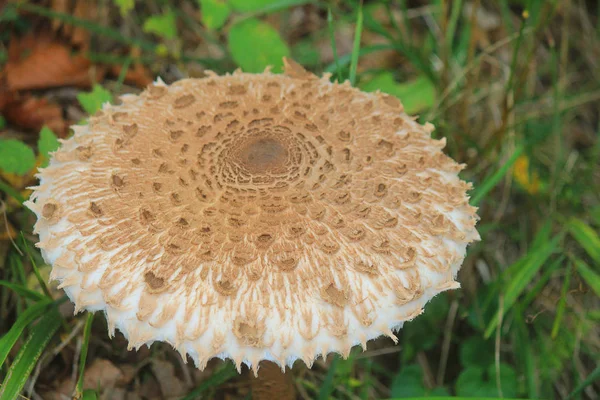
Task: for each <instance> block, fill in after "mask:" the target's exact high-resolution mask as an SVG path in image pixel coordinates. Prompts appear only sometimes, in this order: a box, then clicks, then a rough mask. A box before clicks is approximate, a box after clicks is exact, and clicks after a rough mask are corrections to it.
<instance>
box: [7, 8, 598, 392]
mask: <svg viewBox="0 0 600 400" xmlns="http://www.w3.org/2000/svg"><path fill="white" fill-rule="evenodd" d="M259 3H260V4H259ZM15 4H17V3H15ZM106 4H107V7H109V8H110V10H111V11H115V12H114V13H111V14H110V15H111V17H110V18H109V19H108V20H107V21H108V22H107V21H102V20H100V19H99V18H95V17H94V16H93V15H94V13H91V14H90V15H92V16H91V17H88V18H85V17H82V16H81V15H73V13H70V12H67V11H65V10H54V9H51V8H49V7H47V6H40V5H35V4H32V3H30V2H20V3H18V4H17V5H10V6H7V7H5V8H3V9H0V23H4V22H5V21H8V22H7V25H6V26H7V27H8V29H7V30H6V32H9V31H10V32H11V33H13V34H14V35H23V34H25V33H27V32H29V31H33V30H34V28H35V27H38V26H42V25H43V24H50V22H54V24H58V25H62V26H63V27H64V26H74V27H77V28H79V29H83V30H85V31H86V32H88V33H89V34H90V35H91V37H92V39H91V41H90V43H89V46H87V47H86V48H85V49H84V53H85V54H88V55H89V57H90V59H91V60H92V61H94V62H95V63H98V65H103V66H110V65H115V64H119V65H124V68H122V69H121V72H120V74H119V76H118V77H116V78H115V79H114V80H112V81H111V80H105V81H103V82H100V83H101V84H102V85H103V87H104V88H105V89H106V90H109V91H110V92H111V94H113V95H115V98H116V96H117V95H119V94H122V93H125V92H128V91H132V90H134V88H132V87H131V86H128V84H127V77H126V74H127V72H128V71H130V70H131V69H132V68H133V66H134V65H135V64H137V63H141V64H142V65H144V66H145V67H146V68H147V69H148V70H149V71H151V73H152V75H153V76H161V77H163V78H164V79H165V80H166V81H167V82H172V81H174V80H176V79H178V78H180V77H182V76H187V75H195V74H196V73H197V69H198V68H201V69H203V68H209V69H213V70H215V71H217V72H224V71H231V70H232V69H233V68H235V67H237V65H235V63H234V61H233V60H234V58H233V57H232V55H231V54H229V52H228V46H227V44H228V43H227V42H228V39H229V37H228V33H229V30H230V28H231V27H232V26H234V25H235V24H236V23H239V22H241V21H247V20H249V19H260V20H261V21H263V22H265V21H266V22H268V23H269V24H271V25H272V26H273V27H275V28H276V29H277V34H278V35H280V38H281V40H282V42H283V43H285V46H287V48H281V49H280V50H281V51H284V52H287V54H291V56H292V57H293V58H295V59H298V60H306V62H305V64H306V66H307V67H308V68H309V69H311V70H312V71H314V72H315V73H317V74H321V73H323V72H330V73H332V74H333V75H332V80H339V81H343V80H346V79H347V80H349V81H350V83H351V84H352V85H355V86H358V87H363V86H364V85H367V84H368V83H369V82H370V81H371V80H372V79H374V77H378V76H381V74H389V75H391V76H392V77H393V80H389V79H387V80H383V79H381V80H379V82H385V85H383V86H382V87H380V88H379V89H381V90H382V91H390V92H394V91H396V92H398V90H397V89H398V85H403V84H404V83H405V82H412V81H415V80H417V79H419V80H420V82H422V81H423V80H424V81H426V82H428V83H430V84H431V85H432V86H433V87H434V90H435V96H434V98H433V99H427V100H425V99H421V100H423V101H425V104H424V107H425V108H424V109H423V111H422V112H421V116H420V121H422V122H425V121H430V122H432V123H434V124H435V125H436V131H435V132H434V135H435V136H436V137H446V138H447V141H448V145H447V148H446V149H445V151H446V152H447V153H448V154H449V155H450V156H452V157H453V158H454V159H456V160H458V161H459V162H464V163H466V164H467V168H466V169H465V170H464V171H463V173H462V177H463V178H464V179H466V180H468V181H470V182H472V183H473V186H474V189H473V191H472V192H471V204H473V205H476V206H478V207H479V211H478V213H479V215H480V217H481V221H480V223H479V225H478V228H479V231H480V234H481V236H482V240H481V242H478V243H477V244H474V245H472V246H471V247H470V248H469V251H468V257H467V259H466V260H465V263H464V265H463V267H462V270H461V272H460V274H459V281H460V282H461V285H462V289H461V290H458V291H452V292H449V293H445V294H443V295H440V296H438V297H436V298H435V299H434V300H433V301H432V302H431V303H430V304H428V305H427V307H426V312H425V314H424V315H422V316H420V317H419V318H417V319H415V320H414V321H412V322H410V323H407V324H406V325H405V327H404V328H403V329H402V331H401V332H400V333H399V335H398V336H399V339H400V344H399V345H398V346H393V345H392V343H391V341H389V340H387V339H379V340H376V341H374V342H372V343H370V344H369V349H368V351H367V352H365V353H361V352H359V351H356V349H355V350H354V351H353V352H352V353H351V356H350V357H349V358H348V359H347V360H344V359H342V358H340V357H337V356H335V357H329V358H328V360H327V361H323V360H317V361H316V362H315V365H314V367H313V368H312V369H310V370H309V369H307V368H306V367H304V366H303V365H300V363H297V364H296V366H295V367H294V369H293V371H292V373H293V376H294V380H295V384H296V387H297V388H298V393H299V396H301V397H302V398H320V399H329V398H335V399H371V398H404V399H416V398H424V397H427V396H440V397H436V398H440V399H449V398H452V399H463V398H473V397H476V398H500V397H504V398H569V399H592V398H597V397H598V396H599V393H600V385H599V384H598V382H599V381H600V380H599V378H600V367H599V366H598V360H600V342H599V341H598V337H600V328H599V327H600V300H599V299H600V236H599V234H598V232H599V229H600V190H598V188H599V187H600V186H599V183H600V182H599V180H600V169H599V168H598V166H599V165H598V162H599V158H600V157H599V155H600V140H598V135H599V133H600V129H599V127H600V117H599V116H598V109H600V73H599V72H598V68H597V64H598V62H600V29H598V28H597V27H600V21H599V19H598V18H600V7H598V6H597V5H595V4H593V2H589V1H588V2H586V1H574V0H571V1H560V2H559V1H547V2H545V1H536V0H510V1H509V0H500V1H485V0H475V1H470V2H465V1H454V2H450V1H448V0H434V1H431V2H425V1H397V2H392V1H385V0H372V1H366V2H363V1H358V0H351V1H347V2H340V1H327V2H325V1H303V0H279V1H271V2H268V1H264V2H256V4H257V6H256V7H255V8H247V9H244V10H243V11H240V10H238V9H236V8H235V7H234V6H232V7H230V9H229V11H228V12H229V13H230V14H229V16H228V18H227V20H226V21H225V22H224V24H223V26H222V27H219V28H217V29H214V30H209V29H206V28H205V27H204V26H202V24H201V23H200V22H199V21H200V18H199V14H198V5H197V2H185V1H178V2H174V3H173V4H174V5H172V6H173V7H174V8H175V14H176V22H177V25H176V26H175V27H169V30H172V29H173V28H174V29H176V31H177V33H178V35H177V37H176V38H175V39H168V38H165V37H162V36H161V35H160V32H158V33H155V34H148V33H144V32H143V30H142V29H141V28H140V26H142V25H143V23H144V22H145V21H146V20H147V19H149V18H151V17H152V16H153V15H155V14H157V13H159V12H160V11H162V10H163V6H164V5H165V4H164V2H161V1H157V0H155V1H150V2H147V4H146V3H144V4H141V3H139V2H138V4H137V5H136V6H135V8H134V9H133V10H132V11H130V12H129V13H128V14H127V15H125V16H123V17H119V16H118V15H119V14H118V11H116V6H114V5H113V4H112V3H106ZM232 4H233V3H232ZM251 4H254V2H253V1H249V2H247V3H246V4H245V7H251ZM17 10H19V11H26V12H27V13H21V14H19V13H17V12H16V11H17ZM113 14H114V15H113ZM299 21H300V22H299ZM63 29H64V28H63ZM64 30H66V29H64ZM4 32H5V30H4V29H3V30H2V34H0V60H6V58H7V57H8V51H7V49H8V47H9V45H10V40H11V36H10V35H8V34H5V33H4ZM275 39H277V38H275ZM270 40H273V38H272V37H271V38H270ZM300 43H303V44H304V46H300V45H299V44H300ZM265 47H269V46H261V43H256V48H252V49H245V50H246V51H248V52H249V53H250V56H251V57H250V58H251V59H253V58H252V57H254V58H256V59H262V57H263V56H264V59H265V60H269V58H268V57H270V54H267V53H263V52H262V51H263V50H262V49H264V48H265ZM279 47H281V46H279ZM132 49H135V50H136V51H135V52H134V51H132ZM242 50H244V49H242ZM73 51H74V52H77V51H79V50H78V49H77V48H74V50H73ZM238 56H239V55H238ZM242 56H244V54H242ZM246 56H248V54H246ZM246 58H248V57H246ZM246 58H245V57H237V58H236V59H239V60H244V59H246ZM1 62H4V61H0V63H1ZM240 66H241V67H242V68H243V67H244V65H240ZM0 70H3V66H2V64H0ZM386 85H387V86H386ZM70 90H71V89H70ZM78 91H79V89H77V91H76V92H78ZM40 92H43V94H44V95H48V96H49V97H52V96H56V95H57V93H59V92H58V91H56V89H48V90H42V91H40ZM61 93H63V94H61V95H63V96H64V92H61ZM415 96H416V97H418V96H419V93H416V94H415ZM63 102H64V103H65V104H64V106H65V107H64V109H65V110H66V109H67V108H68V109H69V110H71V109H73V108H79V107H80V105H79V104H78V102H77V100H76V96H75V95H73V96H71V97H70V98H68V99H67V100H64V101H63ZM92 103H93V102H92ZM65 113H66V111H65ZM2 121H4V118H3V119H2ZM3 125H4V123H3ZM5 132H6V133H8V134H10V135H12V136H15V137H16V138H18V139H22V140H23V141H24V142H26V143H28V144H30V145H31V146H32V147H35V142H36V141H35V138H37V136H36V135H35V133H34V134H32V133H27V132H26V131H25V130H23V129H21V128H20V127H19V126H18V125H16V124H13V123H12V122H11V121H8V123H7V126H6V127H5V128H0V136H1V135H3V134H4V133H5ZM33 173H34V171H32V172H31V173H30V174H29V181H27V179H21V180H20V179H17V178H16V177H14V176H12V175H10V174H5V173H3V172H2V171H0V200H2V203H0V204H1V206H2V207H0V210H1V211H2V213H1V215H0V321H1V323H0V382H1V383H0V399H1V400H4V399H13V398H16V396H18V394H19V393H21V394H23V395H24V396H37V395H39V393H49V392H52V391H53V390H56V388H57V386H58V383H60V382H65V381H67V382H71V376H75V377H78V379H77V381H76V382H72V384H73V386H71V388H73V387H74V388H75V397H77V398H84V399H86V398H94V396H96V395H97V394H98V395H102V391H103V390H105V389H106V388H91V389H93V390H91V391H90V390H86V389H90V388H85V387H84V386H83V382H84V379H83V378H84V376H85V372H86V371H90V365H91V364H92V363H93V362H94V361H95V360H99V359H103V360H109V361H110V362H111V363H112V364H114V365H117V366H118V367H120V368H121V367H123V368H129V370H131V371H134V372H133V374H134V376H133V378H132V379H131V381H130V382H129V383H128V384H126V385H124V387H123V390H125V391H135V390H138V389H139V388H140V387H144V386H145V385H146V386H148V387H153V388H155V390H158V389H156V387H157V385H159V383H158V382H159V377H158V376H156V373H155V371H154V370H153V369H152V368H151V365H152V362H153V361H156V360H162V361H167V362H169V363H171V364H173V365H174V366H175V367H174V368H175V370H176V374H175V375H176V376H177V379H180V380H181V379H187V381H189V382H188V383H189V386H190V391H189V393H188V394H187V395H186V397H184V398H186V399H192V398H198V397H200V396H207V397H210V396H215V395H217V394H218V395H219V396H221V397H224V396H226V395H230V396H232V397H236V396H238V397H244V396H247V393H248V392H247V388H246V387H245V385H246V384H245V383H244V379H242V378H239V377H238V376H237V373H236V372H235V369H234V368H233V367H232V366H231V365H230V364H227V363H219V362H217V363H209V367H208V370H207V371H208V372H207V373H206V374H204V375H198V373H197V372H196V371H195V370H194V368H193V367H191V366H189V365H184V364H180V363H179V361H177V360H178V359H179V358H178V357H179V356H178V355H177V354H175V353H174V352H173V351H172V349H171V348H170V347H169V346H168V345H166V344H160V343H158V344H154V345H153V347H152V351H146V350H140V351H139V352H135V353H134V352H127V350H126V347H127V346H126V343H125V342H124V340H123V339H122V338H120V337H117V338H115V339H114V340H110V339H107V338H106V335H105V332H106V327H105V326H101V325H102V324H104V318H100V317H98V318H96V319H95V322H94V323H93V324H92V322H93V319H92V318H93V317H92V315H91V314H89V315H88V316H83V317H82V316H72V315H70V313H68V312H66V313H65V312H64V311H60V309H59V305H60V303H61V302H64V301H65V300H66V298H65V297H60V296H61V292H57V291H56V290H55V289H53V287H52V286H51V285H47V284H46V281H47V271H48V268H47V266H45V265H44V264H43V260H42V259H41V256H40V254H39V252H38V251H37V250H36V249H35V248H34V246H33V243H35V241H36V238H35V236H34V235H33V232H32V223H33V222H34V221H33V216H32V215H31V213H29V212H28V211H26V210H25V209H24V208H23V206H22V203H23V202H24V201H25V200H26V198H27V197H28V192H27V190H26V186H27V185H31V184H33V182H34V178H33V177H32V175H33ZM5 221H6V222H8V223H9V224H10V226H12V227H13V228H14V229H13V230H14V231H15V232H23V233H22V235H21V237H18V236H17V237H12V238H10V239H9V235H8V234H7V232H6V230H5V229H4V230H3V228H2V227H3V226H5V225H6V223H5ZM81 318H86V322H85V327H84V329H83V338H82V340H81V341H79V343H80V344H81V345H77V344H75V343H71V342H70V339H66V338H68V337H69V336H70V335H79V333H78V330H77V328H76V327H77V326H78V325H77V324H78V323H79V321H80V320H81ZM61 324H62V325H61ZM81 324H83V322H82V321H81ZM95 328H97V331H96V329H95ZM59 354H60V357H59V356H58V355H59ZM44 360H45V361H44ZM42 367H43V368H42ZM63 370H65V371H69V372H68V373H63V372H61V371H63ZM186 377H187V378H186ZM172 379H174V378H172ZM133 382H137V383H136V384H135V385H134V383H133ZM190 382H191V383H190ZM136 385H137V386H136ZM153 385H154V386H153ZM106 390H107V389H106ZM140 390H141V389H140ZM70 394H71V393H69V395H70ZM162 395H163V396H166V395H165V394H164V393H163V394H162Z"/></svg>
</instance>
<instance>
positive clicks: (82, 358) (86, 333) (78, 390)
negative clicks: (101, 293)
mask: <svg viewBox="0 0 600 400" xmlns="http://www.w3.org/2000/svg"><path fill="white" fill-rule="evenodd" d="M93 322H94V313H93V312H88V315H87V319H86V320H85V327H84V329H83V343H82V344H81V353H80V355H79V378H78V379H77V385H76V386H75V394H74V396H73V397H75V398H76V399H79V398H80V397H81V395H82V393H83V377H84V372H85V362H86V360H87V353H88V347H89V344H90V334H91V332H92V323H93Z"/></svg>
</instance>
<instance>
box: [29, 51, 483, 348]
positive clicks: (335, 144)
mask: <svg viewBox="0 0 600 400" xmlns="http://www.w3.org/2000/svg"><path fill="white" fill-rule="evenodd" d="M132 104H136V105H135V107H134V106H133V105H132ZM140 105H141V106H142V109H141V110H139V109H138V107H139V106H140ZM90 130H91V131H92V132H94V136H93V138H91V139H85V138H80V140H79V141H80V142H81V144H80V145H79V146H77V147H73V148H72V149H70V150H66V149H63V150H60V151H59V152H58V153H57V154H55V156H54V157H55V159H56V160H58V161H63V162H66V165H67V166H68V164H69V163H79V164H81V165H85V169H84V168H81V172H79V173H78V174H75V175H73V174H67V175H68V176H67V177H65V178H64V179H58V178H57V177H58V175H61V174H63V172H64V170H63V169H61V168H59V167H56V168H53V167H50V168H49V169H47V170H46V171H44V172H43V173H42V176H43V177H46V179H54V180H55V183H54V184H53V185H54V187H53V189H52V193H50V195H49V196H48V197H46V199H47V200H46V201H45V203H44V204H40V205H39V207H41V222H40V223H38V226H37V228H40V227H41V226H42V225H43V224H48V225H51V224H53V223H56V222H57V221H59V220H60V219H61V218H62V217H65V218H67V219H68V221H69V222H71V223H72V224H73V226H74V227H75V229H76V231H77V232H78V233H79V234H80V239H79V240H76V241H73V242H72V243H71V244H70V249H71V251H72V253H71V256H65V258H66V260H63V261H62V262H61V261H60V260H59V261H57V264H60V266H61V267H64V268H77V270H78V271H80V272H81V274H83V275H85V274H92V273H93V272H94V271H96V270H97V268H98V265H99V264H100V263H103V264H105V265H106V264H107V265H108V266H107V267H106V268H105V270H104V271H103V273H102V278H101V279H100V283H99V284H98V286H99V287H100V289H101V290H102V293H103V294H102V296H103V298H104V301H106V303H107V304H108V305H110V306H111V307H113V308H115V309H117V310H118V309H126V308H128V307H129V308H130V307H135V308H136V309H137V313H136V315H137V318H138V319H139V321H147V322H148V324H149V325H150V326H153V327H161V326H163V325H164V324H165V323H167V322H168V321H170V320H171V319H173V318H174V315H175V313H176V311H177V310H178V309H179V307H180V306H183V307H184V309H185V312H186V313H198V314H199V315H200V317H199V320H200V321H204V322H205V323H207V324H208V323H210V315H211V314H210V313H211V311H210V310H211V308H214V307H222V308H225V309H227V310H229V311H230V313H231V316H232V320H233V321H234V322H233V325H232V326H233V333H234V335H235V337H236V338H238V340H239V342H240V345H242V346H250V347H265V346H268V344H269V341H270V340H274V339H277V340H279V339H278V338H274V337H273V334H272V333H271V334H268V333H267V325H266V324H265V321H264V315H262V314H261V315H262V316H261V315H258V314H256V315H252V313H251V312H250V311H248V310H252V309H254V308H256V307H259V308H260V307H262V308H264V309H267V310H271V312H276V313H278V314H279V316H280V317H281V320H283V321H291V324H292V326H291V327H290V329H293V330H295V331H298V332H300V334H301V336H302V337H304V338H305V339H306V340H307V341H308V342H310V340H311V338H312V337H314V336H315V335H316V334H317V332H314V330H315V328H314V325H313V324H311V322H310V321H311V319H312V318H313V317H315V316H314V315H312V314H311V312H310V311H307V310H309V309H308V308H307V307H305V306H304V305H305V304H313V303H315V302H317V303H318V302H321V303H322V304H329V305H331V307H329V308H324V311H323V312H322V315H318V316H316V317H317V318H319V320H320V321H322V322H321V323H320V324H319V326H322V329H327V330H328V332H330V333H331V335H333V336H335V337H337V338H341V339H343V338H345V337H347V335H348V325H347V316H345V314H344V313H343V312H342V311H343V310H345V309H349V310H351V312H352V315H354V316H355V317H356V318H357V319H358V320H359V321H360V322H361V324H363V325H364V326H370V324H372V323H373V319H374V317H373V312H374V310H376V309H377V306H378V300H377V296H378V293H388V292H390V293H394V296H395V299H396V303H397V304H398V305H403V304H406V303H407V302H410V301H411V300H413V299H416V298H418V297H420V296H421V294H422V293H423V290H425V289H426V288H424V287H422V280H421V279H420V277H419V276H420V271H421V273H422V269H423V268H425V269H430V270H431V271H435V272H441V273H448V271H449V269H450V266H451V265H452V262H455V261H457V258H459V256H458V255H456V254H455V253H454V252H453V251H452V250H451V249H448V247H447V246H445V245H444V242H443V241H444V240H452V241H455V242H456V243H468V242H470V241H472V240H473V239H474V236H476V233H474V232H475V230H474V226H475V217H474V212H475V209H474V208H472V207H470V206H468V203H467V196H466V191H467V190H468V189H469V188H470V186H469V185H468V184H466V183H465V182H462V181H460V180H458V179H456V178H455V177H456V173H457V172H458V171H459V170H460V169H461V168H462V166H461V165H458V164H456V163H455V162H454V161H453V160H451V159H450V158H448V157H447V156H445V155H444V154H443V153H442V152H441V149H442V148H443V146H444V143H445V142H444V141H443V140H442V141H436V140H433V139H431V137H430V132H431V130H432V127H431V126H430V125H426V126H421V125H418V124H416V123H414V122H413V121H412V119H410V118H409V117H408V116H406V114H404V113H403V110H402V106H401V104H400V102H399V101H397V100H396V99H395V98H392V97H390V96H387V95H381V94H367V93H362V92H359V91H358V90H356V89H353V88H351V87H350V86H349V85H348V84H330V83H329V82H328V80H327V79H326V78H323V79H318V78H317V77H315V76H313V75H311V74H309V73H307V72H306V71H304V70H303V69H301V67H299V66H297V65H295V64H292V63H291V62H289V61H288V62H287V68H286V74H285V75H273V74H270V73H265V74H259V75H248V74H239V73H236V74H233V75H228V76H213V75H211V76H209V77H208V78H205V79H197V80H184V81H180V82H177V83H175V84H173V85H171V86H170V87H165V86H161V85H152V86H150V87H149V88H148V89H147V90H146V91H145V92H143V93H142V94H141V95H140V96H139V97H136V98H133V99H129V100H127V101H126V102H125V104H124V106H122V107H114V108H108V109H105V110H104V111H102V112H99V113H98V114H97V115H95V116H94V117H92V118H91V121H90ZM76 138H77V134H76ZM448 175H451V176H453V177H454V178H452V179H449V178H448V177H447V176H448ZM41 190H43V185H42V186H41V188H40V189H38V191H41ZM65 192H66V193H68V196H67V197H64V196H63V197H62V198H63V199H65V198H66V199H67V200H62V201H57V200H54V198H55V197H58V194H59V193H65ZM455 210H462V211H463V212H464V213H466V214H467V215H468V216H469V218H463V219H462V220H461V221H459V225H461V226H457V223H456V222H457V221H456V219H454V221H453V220H452V218H451V217H449V215H450V214H452V213H453V212H454V211H455ZM40 224H41V225H40ZM40 229H41V228H40ZM436 238H437V239H436ZM57 240H58V239H57ZM431 240H438V241H439V246H440V249H447V250H445V254H442V256H441V257H439V256H438V255H434V254H432V253H431V250H428V249H427V248H425V247H423V246H422V243H424V241H431ZM44 246H46V247H51V244H48V243H42V244H41V245H40V247H42V248H44ZM84 254H95V255H97V256H96V257H95V258H93V259H87V258H85V257H78V255H81V256H83V255H84ZM73 260H75V261H76V262H77V265H76V267H75V266H73V265H68V264H73ZM398 271H403V272H402V273H403V275H402V277H399V275H398V274H399V272H398ZM448 274H449V276H450V277H449V280H450V281H452V277H451V275H452V274H451V273H448ZM361 280H365V281H367V280H368V281H369V285H366V284H365V285H363V284H362V283H361ZM117 283H123V284H121V285H118V284H117ZM68 284H69V282H66V285H65V282H63V285H65V286H68ZM140 285H141V286H142V292H143V293H142V295H141V296H140V297H139V303H138V304H128V303H127V297H128V294H129V293H131V291H134V290H136V288H138V287H140ZM284 288H287V289H285V290H284ZM279 289H281V290H279ZM162 294H172V296H169V297H164V296H163V297H160V299H162V300H161V301H157V299H158V298H159V297H157V296H161V295H162ZM175 294H177V295H175ZM82 302H83V303H84V304H78V307H80V308H81V307H85V306H86V305H87V302H91V303H93V300H86V299H85V296H83V295H82ZM290 309H291V310H295V311H297V312H298V315H303V316H298V317H295V318H297V319H298V321H295V320H290V316H289V310H290ZM203 310H205V311H203ZM415 312H416V311H415ZM303 313H304V314H303ZM307 313H308V314H307ZM303 320H304V321H305V322H302V321H303ZM213 323H214V322H213ZM316 329H317V331H318V330H319V329H321V328H319V327H317V328H316ZM386 329H387V327H386V328H381V330H382V332H383V333H386V332H385V330H386ZM205 330H206V326H203V325H202V324H201V323H199V324H197V325H195V326H185V325H184V326H181V327H178V336H179V337H180V338H181V339H182V340H186V338H187V339H190V340H191V339H193V338H197V337H200V336H201V335H203V333H204V331H205ZM387 330H389V329H387ZM131 335H133V334H132V333H131V332H130V336H131ZM131 340H132V342H140V343H141V342H144V341H145V340H148V338H147V337H145V336H144V335H143V334H141V333H140V334H139V335H138V337H137V338H133V339H131ZM281 340H283V339H281ZM352 341H354V339H352V340H346V342H348V343H350V342H352ZM221 342H222V340H221V339H219V338H218V337H217V336H215V337H214V339H213V345H214V353H215V354H216V352H218V351H219V350H221V349H220V347H222V343H221ZM304 351H305V352H306V351H309V350H306V349H304ZM314 351H316V352H318V351H319V349H314ZM307 358H310V357H307Z"/></svg>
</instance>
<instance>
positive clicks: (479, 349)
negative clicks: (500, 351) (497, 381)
mask: <svg viewBox="0 0 600 400" xmlns="http://www.w3.org/2000/svg"><path fill="white" fill-rule="evenodd" d="M460 362H461V364H462V365H463V366H465V367H482V368H483V367H486V366H488V365H490V364H491V363H493V362H494V346H493V344H492V343H490V342H489V341H487V340H485V339H484V338H482V337H481V336H471V337H470V338H468V339H467V340H465V341H463V343H462V344H461V345H460Z"/></svg>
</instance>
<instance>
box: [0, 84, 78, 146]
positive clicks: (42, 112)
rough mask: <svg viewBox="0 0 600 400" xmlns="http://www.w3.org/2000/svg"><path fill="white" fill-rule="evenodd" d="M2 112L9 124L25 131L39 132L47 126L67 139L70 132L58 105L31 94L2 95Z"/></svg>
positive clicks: (0, 102)
mask: <svg viewBox="0 0 600 400" xmlns="http://www.w3.org/2000/svg"><path fill="white" fill-rule="evenodd" d="M0 112H1V113H2V115H4V117H5V118H6V120H7V121H8V122H10V123H11V124H13V125H16V126H18V127H20V128H23V129H28V130H33V131H39V130H40V129H42V127H43V126H44V125H46V126H48V127H49V128H50V129H52V131H54V132H55V133H56V134H57V135H58V136H59V137H65V136H66V134H67V132H68V130H69V122H67V121H65V119H64V118H63V114H62V108H61V107H60V106H59V105H58V104H55V103H52V102H50V101H48V100H47V99H40V98H37V97H34V96H32V95H29V94H27V95H23V96H19V95H17V94H14V93H6V92H5V93H3V94H2V93H0Z"/></svg>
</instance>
